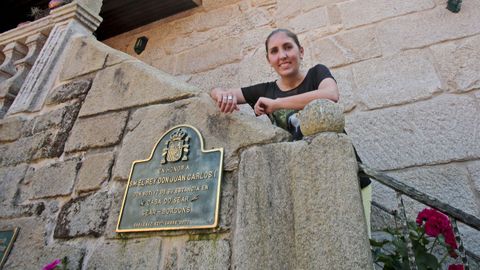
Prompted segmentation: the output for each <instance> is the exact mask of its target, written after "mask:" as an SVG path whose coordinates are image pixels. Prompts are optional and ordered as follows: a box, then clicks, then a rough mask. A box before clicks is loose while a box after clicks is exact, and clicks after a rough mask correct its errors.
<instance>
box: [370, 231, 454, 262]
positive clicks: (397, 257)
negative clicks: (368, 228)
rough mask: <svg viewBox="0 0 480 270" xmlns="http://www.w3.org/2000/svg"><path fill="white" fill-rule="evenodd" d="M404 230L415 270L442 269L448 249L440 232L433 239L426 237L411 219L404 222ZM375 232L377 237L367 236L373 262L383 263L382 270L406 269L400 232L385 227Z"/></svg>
mask: <svg viewBox="0 0 480 270" xmlns="http://www.w3.org/2000/svg"><path fill="white" fill-rule="evenodd" d="M408 231H409V238H410V241H411V243H412V249H413V254H414V257H415V263H416V265H417V269H418V270H438V269H442V268H441V267H442V263H443V261H444V260H445V258H446V257H447V256H448V255H449V254H452V250H451V248H450V247H449V246H448V245H447V244H446V243H445V238H444V237H443V236H442V235H438V236H437V237H435V238H433V237H430V236H428V235H427V234H426V233H425V229H424V227H422V226H418V225H417V224H416V223H415V222H409V223H408ZM377 233H378V235H379V237H380V238H381V239H380V240H379V239H377V240H375V239H370V245H371V247H372V255H373V259H374V262H375V263H377V264H379V265H383V269H385V270H409V269H410V266H409V261H408V249H407V243H406V241H405V238H404V236H403V234H402V231H401V230H400V229H392V228H386V229H383V230H381V231H380V232H377ZM433 252H435V253H440V255H441V256H443V257H442V259H440V260H439V259H438V258H437V256H435V255H434V254H433ZM453 252H454V251H453ZM455 255H456V253H455Z"/></svg>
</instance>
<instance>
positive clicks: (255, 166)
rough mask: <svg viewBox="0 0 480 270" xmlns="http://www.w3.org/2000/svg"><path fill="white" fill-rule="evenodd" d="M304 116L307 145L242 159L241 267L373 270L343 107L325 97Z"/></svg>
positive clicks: (237, 261)
mask: <svg viewBox="0 0 480 270" xmlns="http://www.w3.org/2000/svg"><path fill="white" fill-rule="evenodd" d="M299 119H300V121H301V125H302V131H303V126H305V128H306V133H308V134H307V135H309V137H307V138H306V139H305V140H303V141H297V142H290V143H279V144H269V145H266V146H257V147H253V148H250V149H248V150H246V151H245V152H244V153H243V154H242V156H241V163H240V168H239V175H238V200H237V208H236V215H235V216H236V220H235V228H234V232H233V245H232V246H233V250H232V253H233V256H232V260H233V261H232V264H233V265H232V266H233V268H234V269H312V270H313V269H315V270H318V269H372V266H373V263H372V259H371V255H370V244H369V241H368V235H367V227H366V222H365V217H364V214H363V208H362V201H361V197H360V188H359V184H358V176H357V163H356V160H355V155H354V152H353V147H352V144H351V142H350V140H349V138H348V137H347V136H346V135H345V134H343V133H339V132H342V130H343V125H344V124H343V123H344V120H343V114H342V110H341V109H340V108H339V107H338V105H337V104H334V103H333V102H330V101H326V100H319V101H315V102H312V103H311V104H309V105H308V106H307V107H306V108H305V109H304V111H302V112H301V113H300V116H299Z"/></svg>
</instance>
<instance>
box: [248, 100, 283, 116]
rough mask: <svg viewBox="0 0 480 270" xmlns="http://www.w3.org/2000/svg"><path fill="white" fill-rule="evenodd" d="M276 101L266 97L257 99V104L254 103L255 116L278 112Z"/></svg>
mask: <svg viewBox="0 0 480 270" xmlns="http://www.w3.org/2000/svg"><path fill="white" fill-rule="evenodd" d="M277 102H278V100H277V99H271V98H266V97H261V98H259V99H258V101H257V103H255V107H254V108H253V109H254V110H255V114H256V115H257V116H258V115H262V114H270V113H273V112H274V111H276V110H278V108H277V107H278V106H277Z"/></svg>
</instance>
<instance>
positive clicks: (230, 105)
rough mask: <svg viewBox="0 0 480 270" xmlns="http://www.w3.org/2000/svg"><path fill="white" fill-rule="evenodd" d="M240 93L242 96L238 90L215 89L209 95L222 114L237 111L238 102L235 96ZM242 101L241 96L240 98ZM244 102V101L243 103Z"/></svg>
mask: <svg viewBox="0 0 480 270" xmlns="http://www.w3.org/2000/svg"><path fill="white" fill-rule="evenodd" d="M239 93H240V95H242V93H241V90H240V89H238V90H237V89H222V88H215V89H213V90H212V92H211V93H210V96H211V97H212V99H213V100H214V101H215V102H216V103H217V106H218V108H219V109H220V111H221V112H222V113H232V112H234V111H238V110H239V108H238V104H239V100H238V97H237V95H238V94H239ZM241 98H242V100H243V95H242V96H241ZM243 102H245V101H243Z"/></svg>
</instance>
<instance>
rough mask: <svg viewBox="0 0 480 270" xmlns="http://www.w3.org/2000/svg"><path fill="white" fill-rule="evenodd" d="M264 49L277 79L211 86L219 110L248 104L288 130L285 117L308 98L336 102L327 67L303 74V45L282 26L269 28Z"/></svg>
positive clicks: (335, 91)
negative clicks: (221, 86)
mask: <svg viewBox="0 0 480 270" xmlns="http://www.w3.org/2000/svg"><path fill="white" fill-rule="evenodd" d="M265 49H266V51H267V61H268V62H269V64H270V65H271V66H272V68H273V69H274V70H275V72H276V73H277V74H278V75H279V76H280V78H279V79H278V80H276V81H274V82H268V83H261V84H257V85H253V86H250V87H244V88H233V89H222V88H215V89H213V90H212V92H211V96H212V98H213V99H214V100H215V101H216V102H217V105H218V107H219V108H220V110H221V111H222V112H224V113H231V112H233V111H235V110H238V106H237V104H243V103H249V104H250V105H251V106H252V107H253V109H254V110H255V114H256V115H257V116H259V115H262V114H268V115H269V116H271V118H272V121H274V123H275V124H276V125H278V126H280V127H282V128H284V129H287V130H288V123H287V119H286V118H287V116H290V115H292V114H293V113H294V112H295V111H298V110H301V109H303V107H305V105H307V104H308V103H310V102H311V101H312V100H315V99H330V100H332V101H334V102H337V101H338V98H339V94H338V88H337V83H336V82H335V80H334V79H333V76H332V75H331V73H330V71H329V70H328V68H327V67H325V66H323V65H317V66H315V67H313V68H311V69H310V70H309V71H308V72H307V73H304V72H303V71H301V70H300V63H301V61H302V59H303V47H302V46H300V42H299V41H298V38H297V36H296V35H295V34H294V33H292V32H291V31H289V30H286V29H277V30H275V31H273V32H272V33H270V35H269V36H268V37H267V40H266V41H265ZM290 131H291V132H292V130H291V129H290ZM295 139H298V138H295Z"/></svg>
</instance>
